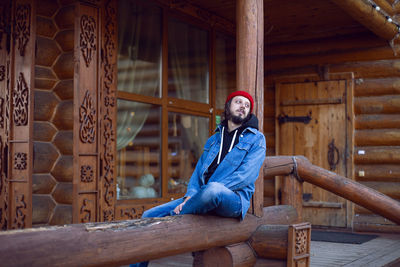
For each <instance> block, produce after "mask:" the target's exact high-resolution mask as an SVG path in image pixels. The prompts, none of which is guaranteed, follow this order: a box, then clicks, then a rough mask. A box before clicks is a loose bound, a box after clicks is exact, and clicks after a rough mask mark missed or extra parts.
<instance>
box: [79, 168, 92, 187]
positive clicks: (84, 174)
mask: <svg viewBox="0 0 400 267" xmlns="http://www.w3.org/2000/svg"><path fill="white" fill-rule="evenodd" d="M93 180H94V171H93V168H92V166H89V165H83V166H81V181H82V182H84V183H90V182H93Z"/></svg>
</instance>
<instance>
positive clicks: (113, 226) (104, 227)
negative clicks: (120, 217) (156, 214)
mask: <svg viewBox="0 0 400 267" xmlns="http://www.w3.org/2000/svg"><path fill="white" fill-rule="evenodd" d="M179 217H182V215H178V216H167V217H162V218H144V219H136V220H128V221H121V222H111V223H110V222H103V223H87V224H85V229H86V231H87V232H97V231H108V230H110V231H125V230H132V229H135V228H139V227H147V226H153V225H157V224H160V223H172V222H174V221H176V220H177V219H178V218H179Z"/></svg>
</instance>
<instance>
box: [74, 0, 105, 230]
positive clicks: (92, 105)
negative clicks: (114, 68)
mask: <svg viewBox="0 0 400 267" xmlns="http://www.w3.org/2000/svg"><path fill="white" fill-rule="evenodd" d="M92 2H96V1H92ZM99 17H100V9H99V7H98V6H97V5H95V4H93V3H90V2H83V1H78V2H77V3H76V5H75V52H74V58H75V72H74V73H75V74H74V75H75V76H74V130H73V133H74V137H73V139H74V141H73V143H74V152H73V155H74V163H73V165H74V174H73V195H74V197H73V213H72V221H73V223H86V222H94V221H98V219H99V218H98V214H97V210H98V199H99V188H98V184H97V181H98V178H99V169H100V157H99V138H100V137H99V123H100V121H99V90H98V87H99V86H98V85H99V84H98V81H99V76H98V72H99V55H100V54H99V53H100V46H99V44H100V40H99V33H100V23H99Z"/></svg>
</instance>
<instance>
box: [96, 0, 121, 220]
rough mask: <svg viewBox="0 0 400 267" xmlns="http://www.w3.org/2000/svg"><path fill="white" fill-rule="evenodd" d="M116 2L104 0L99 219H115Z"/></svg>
mask: <svg viewBox="0 0 400 267" xmlns="http://www.w3.org/2000/svg"><path fill="white" fill-rule="evenodd" d="M116 12H117V1H116V0H104V1H103V6H102V16H101V17H102V29H101V33H102V35H101V51H102V53H101V54H102V57H101V70H100V75H101V76H100V77H101V78H100V86H99V87H100V90H101V91H100V103H101V110H100V111H101V114H100V118H101V121H102V123H101V128H100V143H101V147H100V160H101V165H100V168H101V169H100V179H99V181H98V187H99V192H100V194H99V197H100V199H99V212H100V218H99V220H100V221H110V220H114V219H115V214H114V212H115V203H116V193H115V192H116V182H117V179H116V172H115V157H116V142H117V140H116V134H117V127H116V123H117V111H116V109H117V96H116V95H117V47H118V44H117V24H118V22H117V17H116V16H117V13H116Z"/></svg>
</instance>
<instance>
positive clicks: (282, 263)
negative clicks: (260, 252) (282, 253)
mask: <svg viewBox="0 0 400 267" xmlns="http://www.w3.org/2000/svg"><path fill="white" fill-rule="evenodd" d="M286 266H287V265H286V260H271V259H262V258H258V259H257V261H256V264H255V265H254V267H286Z"/></svg>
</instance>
